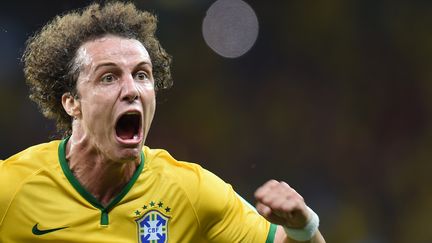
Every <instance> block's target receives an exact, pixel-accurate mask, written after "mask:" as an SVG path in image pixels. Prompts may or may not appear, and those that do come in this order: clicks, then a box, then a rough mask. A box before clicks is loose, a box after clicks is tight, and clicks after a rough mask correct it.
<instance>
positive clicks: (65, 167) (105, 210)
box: [58, 137, 145, 225]
mask: <svg viewBox="0 0 432 243" xmlns="http://www.w3.org/2000/svg"><path fill="white" fill-rule="evenodd" d="M69 138H70V137H67V138H65V139H63V140H62V141H61V142H60V145H59V147H58V154H59V160H60V166H61V168H62V170H63V173H64V174H65V176H66V178H67V179H68V180H69V182H70V184H72V186H73V187H74V188H75V190H77V191H78V193H79V194H80V195H81V196H82V197H83V198H84V199H86V200H87V201H88V202H89V203H91V204H92V205H93V206H94V207H96V208H98V209H99V210H100V211H101V213H102V215H101V222H100V224H101V225H108V223H109V220H108V213H109V212H110V211H111V209H112V208H113V207H114V206H115V205H116V204H117V203H118V202H120V200H121V199H122V198H123V197H124V196H125V195H126V194H127V193H128V192H129V191H130V189H131V188H132V186H133V185H134V184H135V182H136V180H137V179H138V177H139V175H140V174H141V172H142V170H143V168H144V160H145V159H144V153H143V152H142V151H141V162H140V164H139V166H138V168H137V170H136V171H135V173H134V174H133V176H132V178H131V179H130V181H129V182H128V183H127V185H126V186H125V187H124V188H123V189H122V190H121V191H120V193H119V194H118V195H117V196H116V197H115V198H114V199H113V200H111V202H110V203H109V204H108V205H107V206H106V207H104V206H103V205H102V204H101V203H100V202H99V201H98V200H97V199H96V198H95V197H94V196H93V195H92V194H91V193H90V192H88V191H87V190H86V189H85V188H84V187H83V186H82V185H81V183H79V181H78V179H77V178H76V177H75V176H74V175H73V173H72V171H71V170H70V168H69V165H68V161H67V160H66V144H67V141H68V140H69Z"/></svg>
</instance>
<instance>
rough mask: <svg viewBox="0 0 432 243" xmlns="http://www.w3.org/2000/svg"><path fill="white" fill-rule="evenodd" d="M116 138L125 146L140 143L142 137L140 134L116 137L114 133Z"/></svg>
mask: <svg viewBox="0 0 432 243" xmlns="http://www.w3.org/2000/svg"><path fill="white" fill-rule="evenodd" d="M115 137H116V140H117V142H118V143H120V144H122V145H126V146H136V145H139V144H141V142H142V137H141V136H134V138H132V139H122V138H120V137H118V136H117V135H115Z"/></svg>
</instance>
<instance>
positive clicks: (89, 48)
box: [0, 3, 324, 243]
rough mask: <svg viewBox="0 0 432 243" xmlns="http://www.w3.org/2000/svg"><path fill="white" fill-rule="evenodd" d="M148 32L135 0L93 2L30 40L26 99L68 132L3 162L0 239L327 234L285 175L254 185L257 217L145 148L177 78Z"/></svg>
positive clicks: (205, 175)
mask: <svg viewBox="0 0 432 243" xmlns="http://www.w3.org/2000/svg"><path fill="white" fill-rule="evenodd" d="M155 30H156V19H155V17H154V16H153V15H151V14H150V13H148V12H142V11H139V10H137V9H136V8H135V7H134V6H133V5H132V4H123V3H110V4H107V5H106V6H103V7H102V6H99V5H98V4H93V5H90V6H89V7H88V8H86V9H84V10H83V11H80V12H71V13H68V14H66V15H63V16H61V17H57V18H55V19H54V20H53V21H52V22H50V23H49V24H47V25H46V26H45V27H44V28H43V29H42V30H41V31H40V32H39V33H37V34H36V35H35V36H34V37H32V38H31V39H30V40H29V42H28V44H27V48H26V51H25V53H24V57H23V61H24V64H25V76H26V79H27V82H28V84H29V86H30V90H31V95H30V97H31V98H32V99H33V100H34V101H35V102H36V103H37V104H38V105H39V106H40V108H41V110H42V112H43V113H44V115H45V116H47V117H48V118H52V119H55V120H56V121H57V127H58V129H59V130H60V131H63V132H64V134H65V138H64V139H63V140H57V141H51V142H49V143H45V144H40V145H36V146H33V147H30V148H28V149H27V150H24V151H22V152H20V153H18V154H16V155H14V156H12V157H10V158H8V159H6V160H5V161H3V162H1V164H0V188H1V189H0V190H1V191H0V242H45V241H51V242H92V243H95V242H125V243H127V242H158V243H162V242H263V243H264V242H298V241H306V242H324V239H323V238H322V236H321V234H320V233H319V231H318V229H317V227H318V217H317V216H316V214H315V213H314V212H313V211H312V210H311V209H309V208H308V207H307V206H306V204H305V203H304V201H303V198H302V197H301V196H300V195H299V194H298V193H297V192H296V191H295V190H294V189H292V188H290V187H289V186H288V185H287V184H286V183H284V182H277V181H274V180H272V181H269V182H267V183H266V184H265V185H263V186H262V187H261V188H259V189H258V190H257V191H256V194H255V196H256V199H257V205H256V209H257V211H258V212H259V213H257V212H256V211H255V209H254V208H252V207H250V206H249V205H248V204H247V203H245V202H244V201H243V200H242V199H241V198H240V197H239V196H238V195H237V194H236V193H235V192H234V191H233V189H232V188H231V186H229V185H228V184H226V183H224V182H223V181H222V180H221V179H219V178H218V177H217V176H215V175H214V174H212V173H210V172H209V171H207V170H205V169H203V168H201V167H200V166H198V165H196V164H192V163H186V162H179V161H177V160H175V159H174V158H172V157H171V156H170V155H169V154H168V153H167V152H166V151H164V150H154V149H150V148H148V147H146V146H144V142H145V139H146V136H147V133H148V131H149V129H150V125H151V122H152V119H153V115H154V112H155V104H156V102H155V96H156V95H155V94H156V91H157V90H158V89H163V88H168V87H170V86H171V82H172V81H171V76H170V70H169V68H170V62H171V59H170V57H169V56H168V55H167V54H166V52H165V51H164V50H163V49H162V47H161V46H160V45H159V42H158V41H157V39H156V38H155V36H154V33H155ZM296 240H298V241H296Z"/></svg>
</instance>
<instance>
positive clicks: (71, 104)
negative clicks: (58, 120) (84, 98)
mask: <svg viewBox="0 0 432 243" xmlns="http://www.w3.org/2000/svg"><path fill="white" fill-rule="evenodd" d="M61 100H62V105H63V109H65V111H66V113H68V115H69V116H71V117H78V116H80V115H81V103H80V102H79V100H78V99H76V98H75V97H74V96H73V95H72V94H71V93H69V92H67V93H64V94H63V95H62V99H61Z"/></svg>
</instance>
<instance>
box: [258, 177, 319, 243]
mask: <svg viewBox="0 0 432 243" xmlns="http://www.w3.org/2000/svg"><path fill="white" fill-rule="evenodd" d="M255 199H256V200H257V204H256V209H257V211H258V213H260V214H261V215H262V216H263V217H264V218H266V219H267V220H268V221H270V222H272V223H274V224H278V225H279V226H278V228H277V230H276V237H275V240H274V242H278V243H282V242H285V243H297V242H298V241H295V240H293V239H290V238H289V237H288V236H287V235H286V234H285V231H284V230H283V228H282V225H283V226H285V227H288V228H296V229H301V228H303V227H304V226H306V224H307V223H308V221H309V220H310V218H311V215H310V213H309V211H308V210H307V207H306V203H305V202H304V199H303V197H302V196H301V195H300V194H298V193H297V192H296V191H295V190H294V189H293V188H291V187H290V186H289V185H288V184H287V183H285V182H283V181H282V182H278V181H276V180H270V181H268V182H266V183H265V184H264V185H262V186H261V187H260V188H258V189H257V190H256V191H255ZM306 242H311V243H325V240H324V238H323V237H322V235H321V233H320V232H319V231H317V233H316V234H315V235H314V236H313V237H312V239H311V240H310V241H306Z"/></svg>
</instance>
